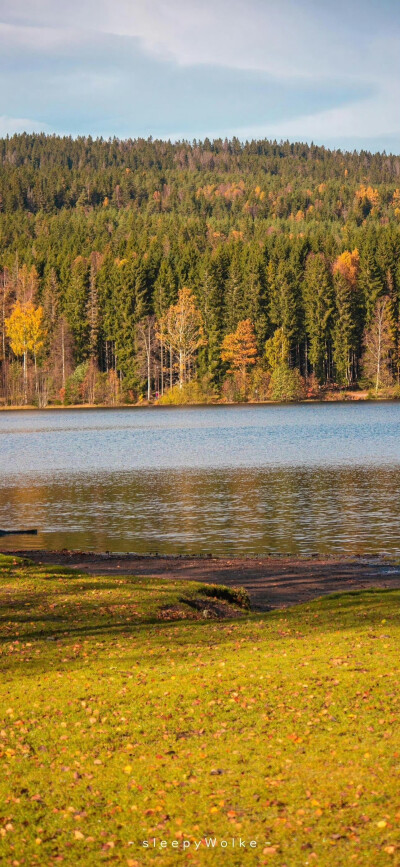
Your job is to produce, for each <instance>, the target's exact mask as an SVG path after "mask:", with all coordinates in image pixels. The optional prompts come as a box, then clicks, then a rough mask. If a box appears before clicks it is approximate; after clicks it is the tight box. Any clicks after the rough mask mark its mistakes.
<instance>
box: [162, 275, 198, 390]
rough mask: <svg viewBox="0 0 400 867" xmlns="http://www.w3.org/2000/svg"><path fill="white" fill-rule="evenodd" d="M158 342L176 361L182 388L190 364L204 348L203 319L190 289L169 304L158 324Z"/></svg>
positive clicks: (184, 290) (182, 290) (181, 292)
mask: <svg viewBox="0 0 400 867" xmlns="http://www.w3.org/2000/svg"><path fill="white" fill-rule="evenodd" d="M157 336H158V338H159V340H162V341H163V343H167V344H168V345H169V346H170V347H171V350H172V351H173V352H174V353H175V354H176V356H177V359H178V370H179V387H180V388H182V386H183V384H184V382H185V380H186V376H187V373H188V369H189V368H190V363H191V361H192V359H193V357H194V355H195V354H196V352H197V350H198V349H199V348H200V346H205V344H206V339H205V336H204V329H203V317H202V315H201V313H200V310H199V309H198V307H197V306H196V299H195V297H194V295H193V293H192V292H191V291H190V289H187V288H186V287H184V288H183V289H181V290H180V292H179V295H178V301H177V303H176V304H171V307H169V308H168V310H167V311H166V313H165V314H164V316H162V317H161V319H160V321H159V322H158V333H157Z"/></svg>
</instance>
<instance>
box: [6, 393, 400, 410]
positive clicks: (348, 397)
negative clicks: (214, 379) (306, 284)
mask: <svg viewBox="0 0 400 867" xmlns="http://www.w3.org/2000/svg"><path fill="white" fill-rule="evenodd" d="M398 401H399V398H398V397H383V396H382V397H380V396H378V397H375V396H373V397H371V395H370V394H369V393H368V392H366V391H346V392H338V393H337V394H334V395H333V396H332V395H330V396H329V397H309V398H305V399H304V400H296V401H277V400H263V401H252V400H246V401H241V402H240V403H229V402H227V401H218V400H216V401H213V402H210V403H176V404H162V403H158V402H157V401H155V402H148V401H145V400H143V401H140V402H139V403H116V404H110V403H74V404H67V405H65V404H62V405H61V404H48V406H43V407H39V406H34V405H33V404H26V405H10V406H4V405H0V412H27V411H30V412H32V411H35V412H47V410H51V411H57V410H58V411H59V412H60V411H64V410H66V411H69V410H77V409H81V410H88V409H107V410H111V409H113V410H119V409H143V408H145V409H149V408H151V409H185V408H186V407H201V408H202V409H207V407H209V406H212V407H216V406H290V405H293V404H296V405H299V404H322V403H323V404H326V403H329V404H332V403H333V404H336V403H354V402H356V403H367V402H372V403H397V402H398Z"/></svg>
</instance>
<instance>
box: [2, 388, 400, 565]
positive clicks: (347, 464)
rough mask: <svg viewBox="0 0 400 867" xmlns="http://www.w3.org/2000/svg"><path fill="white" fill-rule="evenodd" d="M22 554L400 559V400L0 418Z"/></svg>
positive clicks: (9, 505)
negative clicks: (66, 551)
mask: <svg viewBox="0 0 400 867" xmlns="http://www.w3.org/2000/svg"><path fill="white" fill-rule="evenodd" d="M0 527H1V528H9V529H11V528H14V527H37V528H38V530H39V534H38V536H37V537H23V536H21V537H10V538H7V537H5V538H3V539H1V540H0V545H1V547H2V549H3V550H7V549H9V550H11V549H13V548H23V547H25V548H34V547H35V548H42V549H44V548H47V549H61V548H70V549H79V550H82V551H83V550H86V551H112V552H137V553H153V552H159V553H160V554H173V553H186V554H188V553H193V554H196V553H202V554H203V553H212V554H215V555H226V554H228V555H230V554H232V555H234V554H301V555H310V554H346V555H350V554H351V555H353V554H366V555H375V554H383V553H386V554H391V555H393V554H396V555H399V554H400V404H398V403H357V404H354V403H352V404H350V403H348V404H346V403H345V404H343V403H332V404H316V405H312V404H302V405H299V406H297V405H296V406H241V407H224V406H216V407H204V408H202V407H201V408H199V407H188V408H182V409H180V408H169V407H165V408H161V407H160V408H159V407H157V408H143V409H142V408H132V409H112V410H109V409H94V410H83V409H82V410H64V411H63V410H60V411H59V410H47V411H46V410H44V411H24V412H8V411H5V412H1V413H0Z"/></svg>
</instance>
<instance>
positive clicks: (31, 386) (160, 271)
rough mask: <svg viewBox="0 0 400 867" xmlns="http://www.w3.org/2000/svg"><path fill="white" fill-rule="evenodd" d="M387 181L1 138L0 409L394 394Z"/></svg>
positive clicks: (316, 164)
mask: <svg viewBox="0 0 400 867" xmlns="http://www.w3.org/2000/svg"><path fill="white" fill-rule="evenodd" d="M399 176H400V158H398V157H395V156H392V155H386V154H368V153H365V152H362V153H360V154H359V153H354V154H347V153H342V152H341V151H328V150H326V149H324V148H316V147H314V146H310V147H308V146H306V145H300V144H298V145H292V144H289V143H280V144H278V143H276V142H275V143H274V142H250V143H247V144H244V145H242V144H240V143H239V142H238V141H237V140H233V141H232V142H223V141H216V142H209V141H208V140H206V141H205V142H203V143H197V142H194V143H191V144H190V143H187V142H180V143H177V144H171V143H170V142H153V141H152V140H148V141H144V140H137V141H126V142H120V141H118V140H113V141H103V140H95V141H93V140H91V139H90V138H87V139H83V138H81V139H77V140H72V139H70V138H58V137H55V136H49V137H48V136H44V135H32V136H28V135H22V136H14V137H12V138H7V139H3V140H0V362H1V379H0V398H1V400H2V401H3V403H6V404H20V403H28V402H29V403H31V402H33V403H35V404H37V405H40V406H45V405H47V404H48V403H61V404H62V403H82V402H84V403H96V402H99V403H100V402H104V403H118V402H120V401H124V402H125V401H128V402H137V401H138V400H144V399H146V400H154V399H158V400H162V401H164V402H168V401H172V402H173V401H178V402H182V401H185V400H187V401H196V400H199V401H201V400H216V399H223V400H246V399H252V400H265V399H267V398H270V397H272V398H273V399H286V398H287V399H290V398H298V397H301V396H304V395H306V394H309V395H312V394H318V393H321V392H323V391H324V390H332V389H334V388H355V387H358V386H360V385H361V386H365V387H369V388H371V389H373V390H374V391H375V392H380V391H382V390H386V392H387V393H396V388H398V385H399V378H400V264H399V263H400V256H399V252H400V189H399V186H400V180H399Z"/></svg>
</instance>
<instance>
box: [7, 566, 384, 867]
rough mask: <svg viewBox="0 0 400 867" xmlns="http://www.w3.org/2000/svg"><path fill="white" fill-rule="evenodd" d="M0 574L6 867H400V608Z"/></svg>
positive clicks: (345, 598)
mask: <svg viewBox="0 0 400 867" xmlns="http://www.w3.org/2000/svg"><path fill="white" fill-rule="evenodd" d="M0 567H1V568H0V596H1V664H2V678H1V711H0V715H1V720H0V752H1V756H2V773H1V779H0V800H1V810H0V812H1V817H0V835H1V836H0V849H1V850H2V863H4V864H5V865H14V867H19V865H29V867H31V865H36V864H39V865H43V867H44V865H45V867H49V865H53V864H54V865H56V864H59V863H63V864H65V865H74V867H75V865H85V867H92V865H101V864H103V863H109V864H118V865H119V864H121V865H128V867H135V865H148V864H153V863H155V864H159V865H161V864H163V865H174V864H179V863H182V864H193V865H197V864H199V865H200V864H219V863H222V862H223V863H225V862H227V863H228V862H229V864H232V865H242V864H249V865H256V864H257V865H259V864H260V865H262V864H268V865H270V864H271V865H279V867H283V865H286V867H297V865H308V864H309V865H324V867H336V865H346V867H348V865H351V864H360V865H362V867H367V865H370V867H377V865H386V864H392V865H393V864H400V798H399V790H400V734H399V713H400V707H399V668H400V654H399V644H400V641H399V639H400V604H399V603H400V592H396V591H391V592H378V591H375V592H362V593H358V594H347V595H341V596H334V597H329V598H325V599H324V600H322V601H317V602H314V603H312V604H307V605H303V606H299V607H297V608H293V609H291V610H288V611H280V612H279V611H277V612H272V613H269V614H265V615H263V616H260V615H254V614H248V613H247V612H246V611H244V610H243V609H240V612H239V613H240V616H239V617H237V618H236V619H234V618H231V619H229V618H228V619H223V620H218V621H217V620H215V619H213V613H215V612H213V611H212V608H211V609H210V610H211V616H210V617H205V616H204V615H203V606H204V609H205V610H209V609H208V608H207V605H209V604H210V605H211V606H212V604H213V603H212V600H211V602H210V598H209V597H207V596H205V595H204V592H203V590H202V588H201V587H200V588H199V585H198V584H196V585H195V584H183V583H182V582H176V583H169V582H168V583H167V582H162V581H160V580H157V581H151V580H148V579H138V578H135V577H125V576H121V577H120V578H118V577H117V578H111V577H99V578H94V577H88V576H83V575H81V574H78V573H76V572H74V573H71V572H68V570H65V569H61V568H58V569H55V568H46V569H45V568H38V567H37V566H29V565H22V564H21V563H19V562H15V561H13V559H12V558H6V557H3V558H2V559H1V561H0ZM182 598H184V599H185V600H186V601H183V602H182V601H181V600H182ZM218 604H219V605H220V607H221V606H222V608H223V607H224V606H225V609H226V610H225V614H229V612H231V613H234V609H233V608H232V609H229V608H227V606H228V604H229V600H228V601H227V602H224V601H222V602H220V603H218ZM193 606H195V607H193ZM205 839H206V840H207V841H208V844H207V843H205V842H204V841H205ZM214 840H215V847H214V846H213V841H214ZM145 841H146V842H147V844H148V846H147V847H145V846H143V842H145ZM233 842H234V845H233ZM250 842H253V843H254V844H255V845H253V846H250ZM225 843H226V846H225V845H224V844H225ZM221 844H222V845H221ZM243 844H245V845H243Z"/></svg>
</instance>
